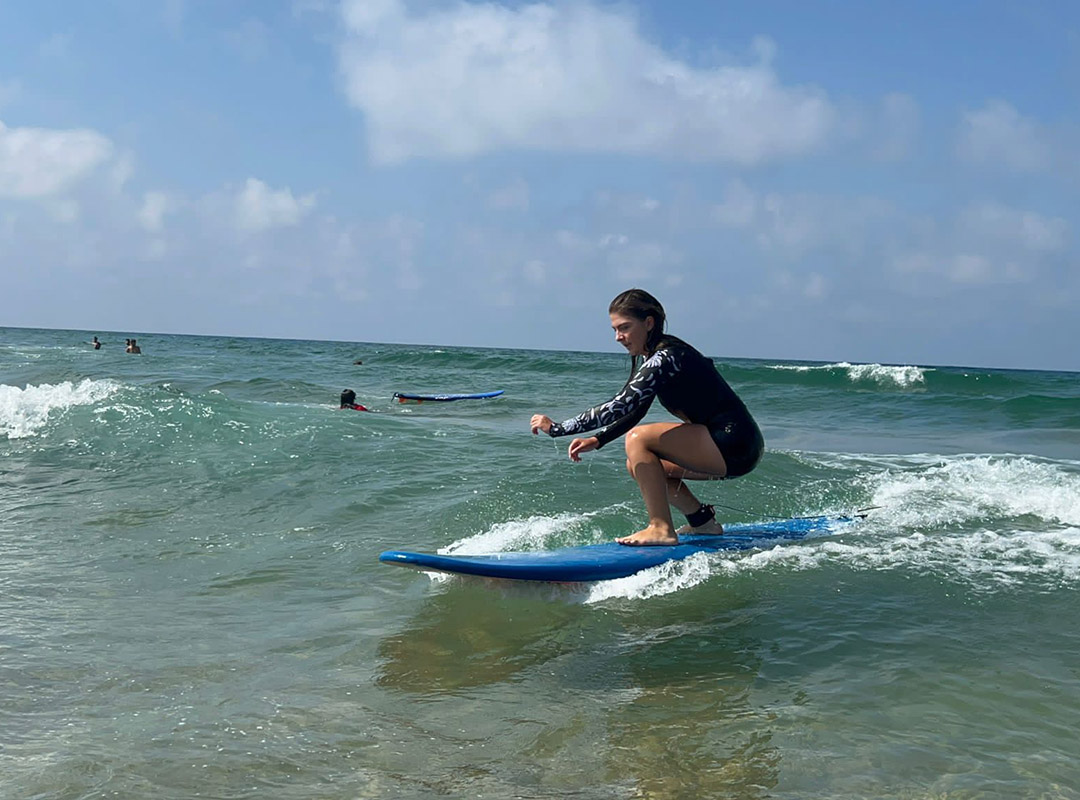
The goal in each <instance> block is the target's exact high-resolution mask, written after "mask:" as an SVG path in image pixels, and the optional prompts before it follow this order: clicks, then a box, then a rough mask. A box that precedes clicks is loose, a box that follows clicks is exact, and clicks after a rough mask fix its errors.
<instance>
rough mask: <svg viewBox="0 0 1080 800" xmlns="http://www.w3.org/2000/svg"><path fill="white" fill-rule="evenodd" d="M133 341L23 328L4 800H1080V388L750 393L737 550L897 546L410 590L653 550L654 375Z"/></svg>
mask: <svg viewBox="0 0 1080 800" xmlns="http://www.w3.org/2000/svg"><path fill="white" fill-rule="evenodd" d="M676 332H677V331H676ZM93 334H97V335H99V336H100V337H101V338H102V340H103V341H104V342H105V346H104V348H103V349H102V350H100V351H93V350H91V349H90V348H89V347H88V346H87V345H86V344H85V342H86V341H88V340H89V339H90V337H91V335H93ZM123 339H124V334H107V333H106V334H103V333H102V332H101V331H92V332H85V333H84V332H71V331H54V330H22V329H10V328H9V329H3V328H0V797H5V798H7V797H12V798H91V797H94V798H96V797H119V798H145V797H154V798H189V797H212V798H248V797H250V798H256V797H257V798H265V797H274V798H328V799H329V798H368V797H371V798H418V797H420V798H424V797H487V798H568V797H581V798H700V797H723V798H850V797H874V798H913V797H920V798H922V797H935V798H996V797H1001V798H1017V797H1031V798H1036V797H1038V798H1048V797H1049V798H1055V797H1080V789H1078V787H1080V767H1078V766H1077V764H1076V760H1075V759H1076V744H1075V741H1076V730H1077V728H1078V727H1080V657H1078V655H1077V654H1078V653H1080V626H1078V625H1077V622H1076V620H1077V619H1080V599H1078V593H1077V589H1078V588H1080V375H1077V374H1071V373H1053V372H1022V371H1001V370H991V369H964V368H952V367H919V366H885V365H853V364H808V363H788V362H780V361H746V360H738V359H731V358H725V357H723V356H722V355H719V354H718V355H717V359H716V360H717V364H718V365H719V366H720V368H721V370H722V371H723V373H724V374H725V376H726V377H727V378H728V380H729V381H730V382H731V383H732V384H733V385H734V386H735V387H736V389H737V390H738V391H739V392H740V393H741V394H742V396H743V397H744V399H745V400H746V401H747V404H748V405H749V406H750V408H751V409H752V410H753V411H754V412H755V414H756V416H757V417H758V419H759V421H760V422H761V425H762V428H763V430H764V432H765V435H766V438H767V440H768V452H767V454H766V456H765V458H764V460H763V461H762V463H761V465H760V466H759V468H758V469H757V470H756V471H755V472H754V473H753V474H751V475H750V476H747V477H745V478H741V479H739V480H736V481H730V482H726V483H717V484H704V485H700V486H701V495H702V496H703V497H704V498H705V499H706V500H707V501H710V502H715V503H718V504H723V506H724V508H723V510H722V517H723V519H726V520H729V521H748V520H760V519H769V518H771V517H787V516H793V515H804V514H829V513H837V512H844V511H850V510H852V509H854V508H860V507H865V506H876V507H877V508H876V509H875V510H874V512H873V513H872V514H871V516H870V518H869V519H868V520H866V521H865V522H864V523H863V524H861V525H860V526H858V527H857V528H856V529H853V530H851V531H847V532H844V533H842V534H841V535H838V536H833V537H825V538H820V539H814V540H808V541H804V542H799V543H794V544H788V545H784V546H781V547H777V548H774V549H770V550H762V551H749V552H740V553H727V554H722V553H721V554H709V555H700V556H694V557H692V558H691V559H688V560H687V561H686V562H683V563H680V564H676V565H669V566H667V567H662V568H658V569H656V570H651V571H649V572H647V573H645V574H641V575H638V576H635V577H633V578H628V579H624V580H619V581H610V582H605V583H600V584H596V585H592V586H576V587H553V586H546V585H542V586H506V585H502V584H493V583H484V582H481V581H473V580H461V579H445V578H441V579H440V578H434V577H429V576H426V575H423V574H421V573H416V572H412V571H410V570H405V569H400V568H397V567H393V566H387V565H382V564H379V562H378V560H377V558H378V554H379V553H380V552H381V551H383V550H387V549H417V550H429V551H434V550H440V549H443V550H445V549H456V550H459V551H470V550H471V551H473V552H479V551H485V550H486V551H498V550H520V549H539V548H548V547H554V546H560V545H568V544H586V543H593V542H601V541H605V540H608V539H611V538H613V537H614V536H617V535H621V534H625V533H627V532H630V531H632V530H636V529H637V528H636V527H635V526H640V525H642V524H643V515H642V510H641V507H640V499H639V497H638V496H637V491H636V487H635V486H634V484H633V483H632V481H631V480H630V479H629V478H628V477H627V476H626V474H625V468H624V465H623V457H622V453H621V448H620V447H619V446H618V445H617V444H613V445H611V446H609V447H607V448H605V449H604V450H602V451H600V452H598V453H593V454H589V455H587V456H586V458H585V461H584V462H583V463H581V464H573V463H571V462H570V461H569V460H568V459H567V458H566V456H565V445H566V444H568V442H567V441H565V440H551V439H548V438H547V437H533V436H531V435H530V434H529V432H528V419H529V416H530V415H531V414H532V413H535V412H543V413H548V414H550V415H551V416H552V417H554V418H556V419H563V418H565V417H568V416H571V415H573V414H576V413H577V412H579V411H581V410H583V409H584V408H585V407H587V406H589V405H592V404H595V403H597V402H600V401H603V400H606V399H607V398H608V397H610V396H611V395H612V394H613V393H614V392H615V391H616V390H617V389H618V388H619V387H620V386H621V385H622V382H623V381H624V380H625V378H626V374H627V370H628V363H627V359H626V358H625V356H621V355H618V354H615V353H605V354H597V353H564V352H557V353H552V352H541V351H514V350H495V349H490V350H487V349H462V348H451V347H420V346H404V345H387V344H347V343H334V342H297V341H274V340H254V339H231V338H214V337H185V336H157V335H139V342H140V345H141V346H142V348H143V353H144V355H142V356H130V355H125V354H124V353H123V352H122V349H123V347H122V342H123ZM695 344H697V345H698V346H700V347H703V349H705V350H706V351H708V347H707V343H702V342H696V343H695ZM356 359H362V360H363V364H362V365H355V364H353V361H354V360H356ZM347 387H348V388H353V389H355V390H356V392H357V395H358V401H359V402H361V403H363V404H365V405H367V406H369V407H370V408H373V409H374V410H375V411H376V412H377V413H372V414H364V413H356V412H339V411H337V410H336V407H337V396H338V394H339V393H340V391H341V390H342V389H344V388H347ZM495 389H504V390H505V391H506V394H505V395H504V396H502V397H500V398H497V399H494V400H487V401H477V402H469V401H463V402H457V403H448V404H423V405H414V404H409V405H400V404H397V403H394V402H393V401H392V400H391V396H392V394H393V393H394V392H395V391H410V392H474V391H490V390H495ZM664 418H665V415H664V412H663V411H662V410H660V409H657V410H655V411H653V412H651V413H650V419H664Z"/></svg>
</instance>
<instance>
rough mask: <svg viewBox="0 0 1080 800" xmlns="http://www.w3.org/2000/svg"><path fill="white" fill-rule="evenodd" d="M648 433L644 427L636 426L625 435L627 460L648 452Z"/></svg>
mask: <svg viewBox="0 0 1080 800" xmlns="http://www.w3.org/2000/svg"><path fill="white" fill-rule="evenodd" d="M649 439H650V436H649V432H648V428H647V426H645V425H638V426H637V427H636V428H631V429H630V433H628V434H626V440H625V445H624V446H625V447H626V455H627V456H628V457H629V458H633V457H634V456H635V455H640V454H641V453H643V452H648V451H649V450H650V449H651V448H650V447H649Z"/></svg>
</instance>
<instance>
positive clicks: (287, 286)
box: [0, 0, 1080, 370]
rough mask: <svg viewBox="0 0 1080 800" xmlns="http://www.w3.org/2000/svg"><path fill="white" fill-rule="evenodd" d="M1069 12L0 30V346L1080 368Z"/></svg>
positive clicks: (106, 9)
mask: <svg viewBox="0 0 1080 800" xmlns="http://www.w3.org/2000/svg"><path fill="white" fill-rule="evenodd" d="M1078 187H1080V5H1078V4H1075V3H1072V2H1039V0H1034V2H1013V1H1012V0H987V1H986V2H951V3H940V2H934V3H930V2H908V3H902V4H901V3H884V2H817V3H810V2H772V1H769V0H765V1H763V2H739V3H734V2H730V3H729V2H718V1H712V2H689V1H682V0H676V1H674V2H665V3H659V2H653V3H625V2H624V3H598V2H573V3H562V2H550V3H519V2H489V3H473V2H457V1H455V2H441V0H435V1H433V2H407V1H405V0H353V1H351V2H350V1H346V2H341V3H337V2H321V1H320V0H295V1H294V2H276V3H275V2H241V1H239V0H237V1H235V2H229V3H216V2H209V0H207V1H205V2H194V1H193V0H189V1H187V2H185V1H184V0H165V1H164V2H157V3H145V2H139V1H138V0H102V2H98V3H69V2H49V1H47V0H46V1H45V2H39V3H6V4H0V325H9V326H27V327H59V328H75V329H85V330H87V331H91V332H94V331H104V330H114V331H119V332H131V333H132V334H135V333H146V332H165V333H196V334H221V335H240V336H267V337H283V338H314V339H344V340H351V341H375V342H413V343H430V344H448V345H479V346H495V347H526V348H537V349H543V348H556V349H577V350H600V351H603V350H612V351H615V350H617V347H616V346H615V345H614V343H613V341H612V336H611V332H610V329H609V323H608V320H607V314H606V310H607V304H608V302H609V301H610V299H611V298H612V297H613V296H614V295H615V294H617V293H618V292H619V291H621V290H623V289H625V288H628V287H630V286H641V287H644V288H646V289H649V290H650V291H652V292H653V293H654V294H656V295H657V296H658V297H659V298H660V299H661V301H662V302H663V303H664V305H665V307H666V308H667V310H668V315H669V329H670V330H671V331H672V332H674V333H676V334H678V335H680V336H682V337H683V338H685V339H687V340H688V341H690V342H691V343H693V344H695V345H696V346H698V347H699V348H700V349H701V350H703V351H705V352H707V353H709V354H712V355H717V356H727V357H746V358H773V359H810V360H823V361H840V360H846V361H867V362H887V363H907V364H956V365H971V366H1001V367H1017V368H1034V369H1066V370H1080V351H1078V348H1077V346H1076V342H1078V341H1080V313H1078V312H1077V308H1078V306H1080V248H1078V226H1080V190H1078Z"/></svg>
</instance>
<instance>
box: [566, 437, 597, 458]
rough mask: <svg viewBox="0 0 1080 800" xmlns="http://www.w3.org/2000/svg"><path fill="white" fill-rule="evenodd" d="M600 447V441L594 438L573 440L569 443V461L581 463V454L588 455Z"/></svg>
mask: <svg viewBox="0 0 1080 800" xmlns="http://www.w3.org/2000/svg"><path fill="white" fill-rule="evenodd" d="M599 446H600V440H599V439H597V438H596V437H595V436H590V437H589V438H587V439H574V441H572V442H570V460H571V461H581V454H582V453H589V452H591V451H593V450H595V449H596V448H598V447H599Z"/></svg>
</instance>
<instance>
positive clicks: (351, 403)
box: [341, 389, 371, 411]
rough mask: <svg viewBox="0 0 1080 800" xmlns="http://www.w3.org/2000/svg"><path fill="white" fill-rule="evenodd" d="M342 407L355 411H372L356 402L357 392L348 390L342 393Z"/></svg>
mask: <svg viewBox="0 0 1080 800" xmlns="http://www.w3.org/2000/svg"><path fill="white" fill-rule="evenodd" d="M341 407H342V408H348V409H351V410H353V411H370V410H371V409H370V408H364V407H363V406H362V405H360V404H359V403H357V402H356V392H354V391H353V390H352V389H346V390H345V391H344V392H342V393H341Z"/></svg>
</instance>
